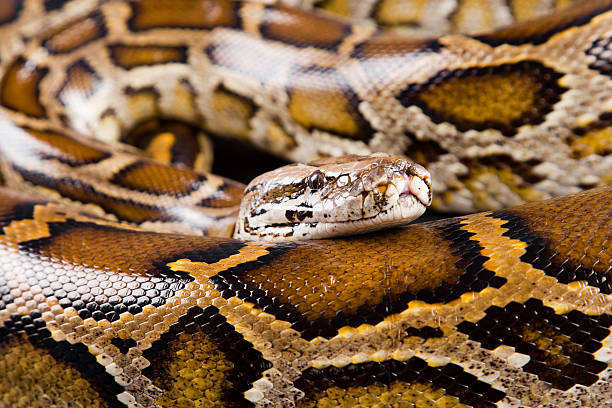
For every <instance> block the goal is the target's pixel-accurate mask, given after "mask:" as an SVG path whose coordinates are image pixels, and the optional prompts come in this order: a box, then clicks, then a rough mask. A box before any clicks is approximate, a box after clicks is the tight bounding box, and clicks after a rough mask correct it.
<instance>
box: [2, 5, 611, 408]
mask: <svg viewBox="0 0 612 408" xmlns="http://www.w3.org/2000/svg"><path fill="white" fill-rule="evenodd" d="M385 3H388V2H385ZM611 9H612V2H610V1H600V0H597V1H589V2H583V3H581V4H578V5H577V6H576V7H574V8H568V9H566V10H563V11H561V12H559V13H558V14H553V15H551V16H550V17H548V18H546V19H542V20H538V22H536V23H528V26H527V27H528V28H529V29H528V30H525V26H521V25H520V24H519V25H517V26H513V27H512V28H508V29H501V30H498V31H495V32H492V33H490V34H482V35H476V36H472V37H469V36H462V35H448V36H443V37H440V38H438V39H436V40H414V39H408V38H406V37H402V36H400V35H398V34H392V33H387V32H382V31H381V32H379V31H376V30H375V28H373V27H372V26H371V25H368V24H365V25H354V24H349V23H346V22H343V21H339V20H335V19H332V18H331V17H321V16H319V15H316V14H309V13H306V12H302V11H298V10H295V9H291V8H287V7H285V6H270V5H264V4H261V3H242V2H233V1H214V0H198V1H196V0H173V1H168V0H155V1H153V0H140V1H93V0H91V1H90V0H84V1H80V0H76V1H52V0H46V1H42V0H26V1H20V0H6V1H3V2H2V3H0V39H1V41H0V76H1V78H0V105H1V107H0V110H1V112H0V132H1V133H0V164H1V168H2V176H3V178H4V181H5V183H6V184H7V185H8V186H10V187H11V188H12V190H9V189H4V188H3V189H2V190H0V197H1V199H0V226H1V227H2V230H1V232H0V373H1V374H2V375H0V406H1V407H11V408H13V407H37V406H39V407H49V406H55V407H126V406H127V407H180V408H182V407H189V408H191V407H209V406H211V407H212V406H235V407H292V406H296V407H315V406H316V407H335V406H373V407H383V406H390V407H413V406H414V407H425V406H430V407H451V406H452V407H495V406H497V407H543V408H544V407H557V406H563V407H610V406H612V403H611V401H612V334H611V330H612V297H611V294H612V285H611V283H610V282H611V281H610V279H612V275H611V273H612V243H611V242H610V239H611V238H610V231H612V211H611V208H612V188H610V187H605V186H603V185H605V184H607V183H609V182H610V181H611V180H612V178H611V177H612V156H610V152H611V151H612V137H611V136H610V134H611V131H610V127H611V126H612V124H611V122H610V121H611V120H612V119H611V116H610V115H611V112H612V105H610V95H611V94H612V80H611V77H612V71H611V69H610V66H611V63H612V62H611V61H612V59H611V58H610V53H611V52H612V50H611V48H610V37H611V35H612V24H611V22H612V11H610V10H611ZM297 22H299V23H300V24H303V25H304V27H306V28H305V29H304V30H295V29H294V28H293V27H294V24H295V23H297ZM264 57H265V58H266V59H265V61H266V62H265V63H261V61H264V59H263V58H264ZM379 78H383V79H379ZM385 78H386V79H385ZM390 78H392V79H390ZM313 101H316V103H315V102H313ZM150 120H160V121H162V122H163V121H166V122H164V123H166V124H167V123H170V122H172V123H171V125H168V126H169V127H172V126H174V128H173V129H174V130H175V129H176V128H177V127H179V128H180V129H183V130H185V132H186V133H189V132H190V130H191V127H190V126H194V124H198V125H201V126H202V130H203V131H205V132H207V133H211V134H223V135H227V136H231V137H235V138H238V139H244V140H249V141H251V142H252V143H255V144H257V145H259V146H260V147H263V148H265V149H267V150H269V151H272V152H275V153H277V154H280V155H284V156H285V157H287V158H289V159H292V160H297V161H309V160H311V159H315V158H319V157H321V156H336V155H340V154H369V153H372V152H374V151H386V152H389V153H403V154H406V155H408V156H411V157H413V158H414V159H416V160H417V161H420V162H421V163H423V164H427V165H428V168H429V169H431V171H432V177H433V184H434V190H437V191H440V194H439V196H438V198H435V199H434V203H433V205H434V206H435V207H437V208H438V209H447V210H455V211H467V210H475V209H485V208H486V209H493V210H495V211H493V212H485V213H479V214H474V215H469V216H464V217H460V218H453V219H449V220H444V221H437V222H431V223H424V224H418V225H411V226H407V227H403V228H399V229H394V230H389V231H382V232H377V233H375V234H368V235H363V236H354V237H347V238H337V239H331V240H325V241H323V240H313V241H304V242H299V241H298V242H279V243H271V242H268V243H266V242H263V241H262V242H258V241H254V242H243V241H238V240H232V239H230V238H223V237H210V236H189V235H183V234H171V233H168V232H163V231H175V232H176V231H183V232H184V230H185V229H186V228H188V227H186V219H193V218H194V214H196V212H197V214H198V216H203V217H204V218H202V219H204V220H205V221H204V222H205V225H196V226H195V227H194V229H193V230H189V231H188V232H191V233H202V231H205V232H206V233H211V232H214V233H215V235H221V236H223V235H228V233H229V230H230V229H231V224H232V223H233V221H232V220H233V219H234V218H235V215H236V204H237V200H238V197H239V195H240V194H241V193H242V188H243V186H241V185H240V184H238V183H234V182H232V181H230V180H227V179H223V178H221V177H217V176H214V175H203V174H199V173H196V172H194V171H192V170H188V169H186V168H184V167H178V166H174V165H173V164H172V163H170V162H171V161H172V160H173V159H172V158H169V157H166V156H171V154H170V153H168V151H166V150H164V149H161V150H159V149H152V150H151V151H152V152H153V153H152V154H153V155H154V156H155V157H156V158H157V159H163V160H165V161H166V162H167V163H166V164H164V163H161V162H157V161H152V160H151V159H150V158H146V157H142V156H141V155H140V154H138V153H136V152H135V150H134V149H133V148H131V147H129V146H126V145H122V144H119V142H130V143H133V144H136V145H138V144H139V141H138V140H134V139H138V137H139V135H140V134H141V133H139V132H131V130H133V129H134V128H137V129H143V128H146V127H147V126H148V124H147V121H150ZM145 133H146V132H145ZM170 133H172V132H167V133H163V134H162V135H161V137H160V138H156V139H155V140H154V143H153V144H156V145H160V144H161V145H163V144H165V143H166V140H167V139H168V138H171V136H168V135H169V134H170ZM175 133H176V132H175ZM179 133H180V132H179ZM194 134H195V136H194V139H193V140H192V142H193V141H195V142H194V143H204V142H202V137H201V135H200V134H198V132H195V133H194ZM149 136H150V135H149ZM147 137H148V136H146V137H145V138H147ZM92 138H93V139H92ZM94 139H97V140H94ZM170 150H172V149H170ZM160 151H161V153H159V152H160ZM198 160H199V159H197V158H195V157H188V159H187V160H186V161H187V162H189V164H193V163H196V162H197V161H198ZM153 175H156V176H159V178H161V179H162V180H163V182H162V183H161V184H154V183H151V182H149V180H150V179H151V177H152V176H153ZM164 177H165V178H164ZM598 185H601V186H600V187H596V186H598ZM484 187H486V188H487V189H484ZM590 187H596V188H594V189H590V190H587V191H584V192H580V190H583V189H587V188H590ZM17 189H20V190H22V192H17V191H16V190H17ZM570 193H576V194H573V195H566V194H570ZM554 197H556V198H554ZM540 199H549V200H547V201H540V202H536V203H531V204H524V205H522V206H518V207H512V208H509V209H501V208H502V207H506V206H509V205H514V204H518V203H520V202H523V201H534V200H540ZM52 201H55V202H52ZM190 206H193V207H194V208H196V210H194V211H195V212H193V213H187V216H184V214H185V213H184V212H183V211H182V209H184V208H188V207H190ZM177 209H181V211H178V210H177ZM177 214H179V215H177ZM118 221H123V223H120V222H118ZM211 225H212V227H211ZM145 228H149V229H151V231H146V230H145Z"/></svg>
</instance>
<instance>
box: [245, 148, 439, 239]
mask: <svg viewBox="0 0 612 408" xmlns="http://www.w3.org/2000/svg"><path fill="white" fill-rule="evenodd" d="M430 204H431V177H430V175H429V173H428V172H427V170H425V169H424V168H423V167H421V166H420V165H418V164H415V163H413V162H411V161H409V160H408V159H406V158H404V157H400V156H390V155H388V154H384V153H376V154H372V155H368V156H356V155H348V156H341V157H333V158H325V159H321V160H318V161H314V162H311V163H308V164H292V165H288V166H284V167H281V168H279V169H276V170H274V171H271V172H268V173H265V174H262V175H261V176H259V177H257V178H255V179H254V180H253V181H252V182H251V183H250V184H249V185H248V186H247V188H246V190H245V195H244V197H243V199H242V203H241V207H240V212H239V215H238V220H237V223H236V229H235V232H234V237H235V238H239V239H250V240H253V239H263V240H273V241H283V240H302V239H315V238H329V237H333V236H341V235H351V234H356V233H363V232H368V231H373V230H378V229H382V228H388V227H391V226H395V225H400V224H404V223H407V222H409V221H411V220H413V219H415V218H417V217H419V216H420V215H421V214H423V212H424V211H425V208H426V207H427V206H428V205H430Z"/></svg>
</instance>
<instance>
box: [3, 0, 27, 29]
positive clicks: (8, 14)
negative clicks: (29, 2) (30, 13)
mask: <svg viewBox="0 0 612 408" xmlns="http://www.w3.org/2000/svg"><path fill="white" fill-rule="evenodd" d="M21 10H23V1H21V0H7V1H3V2H2V4H0V25H2V24H8V23H10V22H12V21H15V20H16V19H17V18H18V17H19V13H21Z"/></svg>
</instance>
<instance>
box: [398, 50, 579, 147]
mask: <svg viewBox="0 0 612 408" xmlns="http://www.w3.org/2000/svg"><path fill="white" fill-rule="evenodd" d="M562 76H563V74H561V73H559V72H556V71H554V70H553V69H551V68H549V67H546V66H545V65H543V64H541V63H540V62H537V61H521V62H518V63H515V64H503V65H497V66H489V67H480V68H469V69H460V70H451V71H447V70H442V71H440V72H439V73H437V74H436V75H435V76H434V77H432V78H430V79H429V80H428V81H427V82H425V83H423V84H411V85H408V87H406V88H405V89H404V90H402V91H401V92H400V93H399V94H398V95H397V99H398V100H399V101H400V103H401V104H402V105H403V106H405V107H409V106H412V105H416V106H418V107H420V108H421V109H422V110H423V112H424V113H425V114H427V116H428V117H430V118H431V120H433V121H434V122H436V123H442V122H448V123H451V124H453V125H454V126H455V127H456V128H457V129H458V130H460V131H463V132H465V131H468V130H471V129H476V130H486V129H497V130H499V131H500V132H501V133H502V134H503V135H504V136H507V137H510V136H513V135H515V134H516V133H517V130H518V128H519V127H520V126H523V125H537V124H540V123H542V122H543V121H544V120H545V118H546V115H547V114H548V113H550V112H551V111H552V110H553V107H554V105H555V104H556V103H557V102H559V100H560V99H561V95H563V93H565V92H566V91H567V88H564V87H562V86H560V85H559V83H558V82H559V79H560V78H561V77H562ZM485 100H486V102H485Z"/></svg>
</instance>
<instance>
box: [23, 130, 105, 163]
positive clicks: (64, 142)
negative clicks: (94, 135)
mask: <svg viewBox="0 0 612 408" xmlns="http://www.w3.org/2000/svg"><path fill="white" fill-rule="evenodd" d="M26 131H27V132H28V133H29V134H30V135H31V136H32V137H34V138H36V139H38V140H39V141H40V142H42V143H44V145H45V150H47V148H50V149H51V150H52V151H54V152H55V153H56V154H45V156H46V157H53V158H55V159H57V160H59V161H61V162H63V163H66V164H70V165H71V166H79V165H83V164H90V163H95V162H99V161H101V160H104V159H106V158H108V157H109V156H110V154H109V153H107V152H104V151H101V150H98V149H95V148H93V147H91V146H88V145H85V144H83V143H81V142H78V141H77V140H75V139H73V138H71V137H69V136H66V135H63V134H61V133H55V132H52V131H39V130H34V129H26Z"/></svg>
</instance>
